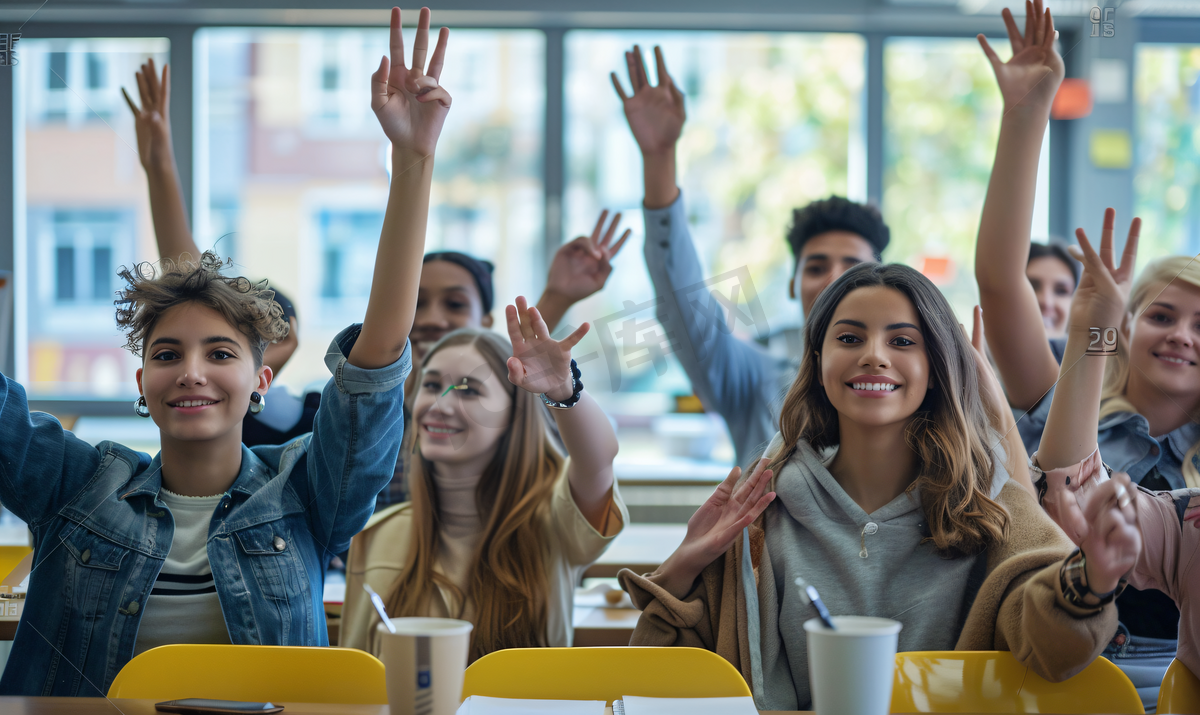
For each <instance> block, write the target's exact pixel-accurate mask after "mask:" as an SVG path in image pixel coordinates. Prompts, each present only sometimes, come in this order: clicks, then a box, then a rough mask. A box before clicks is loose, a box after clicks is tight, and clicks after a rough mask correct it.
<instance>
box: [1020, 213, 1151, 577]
mask: <svg viewBox="0 0 1200 715" xmlns="http://www.w3.org/2000/svg"><path fill="white" fill-rule="evenodd" d="M1115 222H1116V212H1115V211H1113V210H1112V209H1108V210H1107V211H1105V212H1104V231H1103V233H1102V234H1101V237H1100V252H1099V253H1097V252H1096V251H1095V250H1093V248H1092V244H1091V242H1090V241H1088V238H1087V234H1085V233H1084V231H1083V229H1082V228H1080V229H1076V231H1075V236H1076V237H1077V238H1078V239H1079V247H1080V249H1081V252H1082V259H1083V275H1082V276H1081V277H1080V279H1079V288H1078V290H1076V291H1075V298H1074V300H1073V301H1072V302H1071V315H1070V320H1069V323H1068V326H1067V347H1066V351H1065V354H1064V355H1063V362H1062V368H1061V369H1060V374H1059V378H1058V385H1057V386H1056V387H1055V390H1054V399H1053V402H1051V404H1050V414H1049V416H1048V417H1047V419H1046V429H1045V430H1044V431H1043V432H1042V443H1041V446H1040V447H1039V448H1038V452H1037V462H1038V466H1039V467H1040V468H1042V469H1044V470H1046V471H1047V472H1050V471H1051V470H1056V471H1055V473H1053V474H1047V475H1046V477H1045V479H1046V481H1047V484H1046V485H1045V486H1046V489H1047V494H1046V497H1045V500H1046V503H1047V511H1048V512H1049V513H1050V515H1051V517H1052V518H1054V520H1055V521H1056V522H1058V524H1059V526H1060V527H1062V528H1063V530H1064V531H1066V532H1067V534H1068V535H1069V536H1071V538H1072V540H1074V541H1075V543H1076V544H1078V545H1079V547H1080V549H1081V550H1082V551H1083V553H1084V555H1085V557H1086V566H1085V573H1086V581H1087V583H1088V584H1089V588H1090V589H1091V591H1092V592H1094V593H1095V594H1104V593H1107V592H1108V591H1111V590H1112V589H1114V588H1116V587H1117V581H1118V579H1120V578H1121V576H1122V575H1124V574H1126V573H1128V571H1129V570H1130V569H1132V568H1133V567H1134V564H1135V563H1136V561H1137V554H1138V552H1139V551H1140V549H1141V537H1140V534H1139V532H1138V529H1137V521H1138V520H1137V511H1136V507H1135V505H1134V504H1133V500H1134V498H1140V497H1139V496H1138V495H1137V490H1136V488H1135V487H1134V486H1133V484H1132V483H1131V482H1130V481H1129V478H1128V476H1124V475H1118V477H1117V478H1114V479H1113V480H1108V481H1102V480H1104V478H1105V476H1106V475H1103V474H1102V472H1103V470H1102V469H1100V467H1099V462H1100V459H1099V456H1097V455H1094V453H1095V452H1096V450H1097V446H1096V433H1097V430H1098V427H1099V422H1100V393H1101V390H1102V387H1103V383H1104V366H1105V362H1106V360H1108V359H1112V358H1107V357H1101V356H1089V355H1088V354H1087V351H1088V347H1089V345H1091V344H1093V341H1094V339H1095V338H1096V337H1100V338H1101V339H1102V338H1103V331H1104V329H1105V328H1106V327H1117V326H1120V325H1121V323H1122V318H1124V315H1125V301H1126V298H1127V296H1128V295H1129V288H1130V284H1131V282H1132V281H1133V273H1134V263H1135V261H1136V259H1137V246H1138V234H1139V232H1140V230H1141V220H1140V219H1136V218H1135V219H1134V220H1133V223H1132V224H1131V225H1130V228H1129V237H1128V238H1127V239H1126V243H1125V253H1124V255H1123V256H1122V257H1121V265H1120V266H1119V267H1117V266H1115V265H1114V262H1113V225H1114V223H1115ZM1097 329H1098V330H1099V331H1100V333H1101V335H1100V336H1096V335H1095V331H1096V330H1097ZM1122 338H1123V336H1119V337H1118V339H1122ZM1085 460H1086V461H1085ZM1080 463H1084V468H1083V469H1076V470H1075V471H1076V474H1075V477H1074V479H1072V480H1070V482H1069V483H1068V480H1066V479H1064V478H1063V476H1064V475H1065V474H1067V473H1068V472H1069V471H1071V469H1072V468H1074V467H1075V465H1079V464H1080Z"/></svg>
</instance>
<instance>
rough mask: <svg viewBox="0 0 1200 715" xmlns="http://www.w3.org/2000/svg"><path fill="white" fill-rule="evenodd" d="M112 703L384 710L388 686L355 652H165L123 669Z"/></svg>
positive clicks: (217, 648)
mask: <svg viewBox="0 0 1200 715" xmlns="http://www.w3.org/2000/svg"><path fill="white" fill-rule="evenodd" d="M108 697H110V698H142V699H146V700H175V699H178V698H212V699H215V700H250V701H255V702H261V701H264V700H269V701H272V702H274V701H280V702H296V703H348V704H355V705H379V704H383V703H386V702H387V685H386V683H385V680H384V675H383V663H381V662H379V660H378V659H376V658H375V656H373V655H371V654H370V653H367V652H366V651H361V650H354V649H352V648H301V647H296V646H269V645H165V646H161V647H158V648H151V649H150V650H148V651H146V652H145V653H142V654H141V655H139V656H137V657H136V658H134V659H133V660H131V661H129V662H128V663H126V664H125V667H124V668H122V669H121V672H119V673H117V677H116V679H114V680H113V684H112V687H110V688H109V689H108Z"/></svg>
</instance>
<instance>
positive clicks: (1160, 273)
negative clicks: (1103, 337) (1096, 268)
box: [1100, 256, 1200, 487]
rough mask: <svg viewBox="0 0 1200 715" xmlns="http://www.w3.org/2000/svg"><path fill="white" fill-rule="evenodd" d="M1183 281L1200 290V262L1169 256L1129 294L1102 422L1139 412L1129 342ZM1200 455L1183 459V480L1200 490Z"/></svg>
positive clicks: (1107, 374)
mask: <svg viewBox="0 0 1200 715" xmlns="http://www.w3.org/2000/svg"><path fill="white" fill-rule="evenodd" d="M1174 281H1182V282H1184V283H1187V284H1188V285H1190V286H1193V287H1196V288H1200V261H1197V260H1196V259H1195V258H1191V257H1189V256H1168V257H1167V258H1160V259H1158V260H1156V261H1152V262H1150V263H1149V264H1148V265H1147V266H1146V267H1145V268H1143V269H1142V272H1141V274H1140V275H1139V276H1138V277H1137V280H1136V281H1134V282H1133V288H1132V289H1131V290H1130V291H1129V302H1128V303H1126V305H1125V318H1124V323H1123V325H1122V326H1121V337H1122V339H1121V340H1118V341H1117V354H1116V356H1115V358H1114V359H1112V360H1109V361H1108V365H1107V366H1105V369H1104V390H1103V392H1101V394H1100V418H1101V419H1104V418H1105V417H1108V416H1109V415H1112V414H1115V413H1117V412H1137V408H1136V407H1134V406H1133V403H1131V402H1130V401H1129V398H1128V397H1127V396H1126V391H1127V390H1128V388H1129V370H1130V363H1129V338H1130V336H1131V335H1132V334H1133V331H1134V323H1135V322H1136V321H1137V319H1138V317H1139V316H1140V315H1141V314H1142V313H1143V312H1145V310H1146V308H1147V307H1149V305H1150V303H1152V302H1153V301H1154V299H1155V298H1157V297H1158V295H1159V294H1160V293H1162V291H1163V290H1164V289H1165V288H1166V287H1167V286H1168V285H1170V284H1171V283H1172V282H1174ZM1197 452H1200V442H1197V443H1196V444H1193V445H1192V446H1191V449H1189V450H1188V451H1187V454H1186V455H1184V458H1183V478H1184V481H1185V482H1186V483H1187V485H1188V486H1189V487H1200V471H1197V469H1196V467H1195V465H1193V464H1192V458H1193V457H1194V456H1195V455H1196V454H1197Z"/></svg>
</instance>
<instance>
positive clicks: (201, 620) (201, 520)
mask: <svg viewBox="0 0 1200 715" xmlns="http://www.w3.org/2000/svg"><path fill="white" fill-rule="evenodd" d="M158 497H159V499H161V500H162V502H163V503H164V504H166V505H167V508H168V509H170V511H171V516H172V517H173V518H174V519H175V536H174V538H173V539H172V540H171V551H170V553H168V554H167V558H166V561H165V562H163V567H162V570H161V571H160V572H159V574H158V578H157V579H156V580H155V581H154V587H153V589H152V590H151V591H150V598H148V599H147V600H146V606H145V608H144V609H143V610H142V620H141V623H140V625H139V626H138V636H137V643H136V645H135V646H134V655H137V654H139V653H142V652H143V651H147V650H149V649H151V648H155V647H157V646H160V645H167V644H169V643H229V642H230V641H229V630H228V629H227V628H226V627H225V616H224V614H222V613H221V602H220V600H219V599H218V598H217V587H216V584H215V583H214V582H213V573H212V568H211V567H210V566H209V563H208V526H209V523H210V522H211V521H212V517H213V512H214V511H216V509H217V508H218V507H219V506H220V504H221V500H222V499H223V498H224V495H221V494H218V495H217V496H211V497H185V496H180V495H178V494H174V493H172V492H170V491H167V489H166V488H163V490H162V491H161V492H159V495H158Z"/></svg>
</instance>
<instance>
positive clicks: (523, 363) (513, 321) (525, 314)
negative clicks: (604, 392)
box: [504, 296, 591, 402]
mask: <svg viewBox="0 0 1200 715" xmlns="http://www.w3.org/2000/svg"><path fill="white" fill-rule="evenodd" d="M504 316H505V318H506V319H507V320H508V337H509V339H511V340H512V346H513V356H512V357H510V358H509V359H508V380H509V382H511V383H512V384H514V385H516V386H517V387H519V388H521V389H522V390H527V391H529V392H533V393H537V394H545V395H546V396H547V397H549V398H550V399H552V400H558V401H560V402H561V401H564V400H567V399H568V398H570V397H571V395H572V394H573V393H574V389H572V384H573V379H572V377H571V348H573V347H575V345H576V344H577V343H578V342H579V341H580V340H582V339H583V336H584V335H587V331H588V328H589V327H591V326H589V325H588V324H587V323H584V324H583V325H581V326H579V328H578V329H576V330H575V332H573V333H571V334H570V335H568V336H567V337H565V338H563V339H562V340H554V339H553V338H551V337H550V329H549V328H547V327H546V321H544V320H542V316H541V314H540V313H538V309H537V308H532V307H530V306H529V303H528V301H526V300H525V296H517V304H516V305H515V306H513V305H510V306H508V307H506V308H505V309H504Z"/></svg>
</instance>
